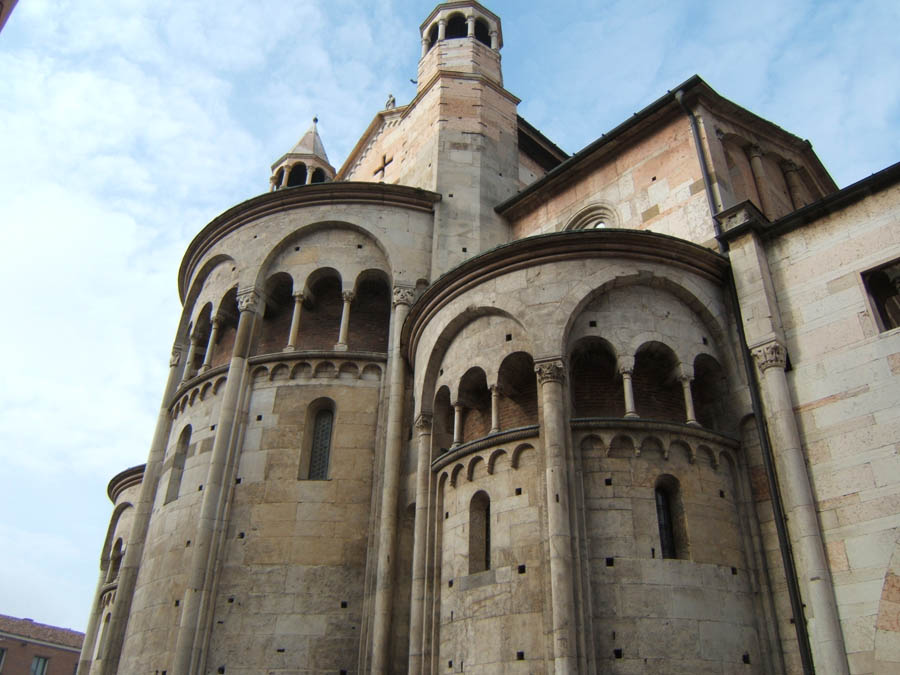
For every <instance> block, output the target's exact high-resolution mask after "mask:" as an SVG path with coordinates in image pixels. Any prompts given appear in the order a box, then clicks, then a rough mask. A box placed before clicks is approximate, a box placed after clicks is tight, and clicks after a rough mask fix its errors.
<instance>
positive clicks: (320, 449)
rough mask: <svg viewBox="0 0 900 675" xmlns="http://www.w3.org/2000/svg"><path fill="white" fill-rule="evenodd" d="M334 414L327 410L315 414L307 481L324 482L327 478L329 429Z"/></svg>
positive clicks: (329, 450)
mask: <svg viewBox="0 0 900 675" xmlns="http://www.w3.org/2000/svg"><path fill="white" fill-rule="evenodd" d="M333 422H334V413H333V412H332V411H331V410H329V409H327V408H326V409H324V410H320V411H319V412H317V413H316V421H315V424H314V425H313V440H312V450H311V452H310V456H309V480H325V479H326V478H327V477H328V458H329V455H330V454H331V427H332V424H333Z"/></svg>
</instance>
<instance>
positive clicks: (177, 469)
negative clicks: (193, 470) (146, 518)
mask: <svg viewBox="0 0 900 675" xmlns="http://www.w3.org/2000/svg"><path fill="white" fill-rule="evenodd" d="M191 433H192V429H191V425H190V424H188V425H187V426H186V427H185V428H184V429H182V430H181V434H179V436H178V441H177V442H176V443H175V452H174V453H173V454H172V468H171V469H169V482H168V483H167V484H166V496H165V498H164V500H163V504H168V503H170V502H173V501H175V500H176V499H178V493H179V491H180V490H181V477H182V476H183V475H184V462H185V460H186V459H187V452H188V448H189V447H190V445H191Z"/></svg>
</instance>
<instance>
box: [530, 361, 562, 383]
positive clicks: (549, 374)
mask: <svg viewBox="0 0 900 675" xmlns="http://www.w3.org/2000/svg"><path fill="white" fill-rule="evenodd" d="M534 372H535V373H537V378H538V382H540V383H541V384H544V383H545V382H562V381H563V380H565V379H566V368H565V366H564V365H563V362H562V361H544V362H542V363H536V364H534Z"/></svg>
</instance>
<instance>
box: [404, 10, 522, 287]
mask: <svg viewBox="0 0 900 675" xmlns="http://www.w3.org/2000/svg"><path fill="white" fill-rule="evenodd" d="M420 36H421V39H422V57H421V59H420V60H419V68H418V76H419V77H418V93H417V94H416V99H415V104H416V106H417V107H420V108H421V112H422V114H421V115H420V116H418V117H419V119H418V121H417V124H418V125H422V126H425V125H427V127H428V128H427V129H424V128H423V129H422V130H421V137H422V140H423V141H425V138H426V137H429V136H430V138H429V139H428V141H426V143H427V145H428V147H429V149H430V150H431V152H430V153H428V154H429V155H430V161H431V162H433V165H434V167H433V170H432V171H430V172H429V173H430V177H431V179H432V181H433V182H431V184H430V185H423V186H422V187H426V188H427V189H430V190H434V191H435V192H439V193H440V194H441V195H442V199H441V202H440V203H439V204H437V205H436V210H435V229H434V239H433V249H432V277H433V278H437V277H438V276H439V275H441V274H443V273H444V272H446V271H447V270H449V269H451V268H453V267H455V266H456V265H458V264H459V263H461V262H462V261H463V260H465V259H466V258H470V257H472V256H473V255H477V254H479V253H481V252H483V251H486V250H488V249H490V248H493V247H495V246H498V245H500V244H504V243H506V242H507V241H509V230H508V226H507V225H506V223H505V222H504V221H503V220H502V219H501V218H500V217H499V216H498V215H497V213H496V212H495V211H494V207H495V206H496V205H497V204H499V203H500V202H502V201H503V200H505V199H507V198H508V197H511V196H512V195H513V194H515V192H516V191H517V189H518V184H517V178H518V171H519V155H518V121H517V120H518V118H517V114H516V106H517V105H518V103H519V99H517V98H516V97H515V96H513V95H512V94H510V93H509V92H508V91H506V90H505V89H504V88H503V74H502V71H501V68H500V48H501V47H502V46H503V34H502V30H501V25H500V18H499V17H497V16H496V15H495V14H493V13H492V12H491V11H489V10H488V9H486V8H485V7H483V6H482V5H481V4H479V3H478V2H474V1H472V0H469V1H468V2H447V3H443V4H440V5H438V6H437V7H436V8H435V9H434V10H433V11H432V12H431V13H430V14H429V15H428V18H427V19H426V20H425V21H424V22H423V24H422V26H421V28H420ZM410 117H413V116H412V115H411V116H410Z"/></svg>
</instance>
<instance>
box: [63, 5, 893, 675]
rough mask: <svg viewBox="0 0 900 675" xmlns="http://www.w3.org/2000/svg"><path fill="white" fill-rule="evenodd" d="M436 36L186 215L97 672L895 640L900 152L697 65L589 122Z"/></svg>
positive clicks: (584, 666) (877, 649)
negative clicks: (538, 120) (826, 158)
mask: <svg viewBox="0 0 900 675" xmlns="http://www.w3.org/2000/svg"><path fill="white" fill-rule="evenodd" d="M420 37H421V41H422V59H421V61H420V64H419V77H418V91H417V94H416V96H415V98H414V99H413V100H412V101H411V102H409V103H407V104H405V105H400V106H397V105H396V104H395V102H394V101H392V100H389V101H388V104H387V105H386V108H385V109H384V110H382V111H380V112H378V113H377V114H376V115H375V117H374V119H373V121H372V123H371V124H370V125H369V128H368V129H367V130H366V131H365V133H364V134H363V136H362V137H361V139H360V140H359V142H358V143H357V145H356V147H355V148H354V149H353V151H352V152H351V154H350V156H349V157H348V158H347V160H346V161H345V162H344V165H343V166H342V167H341V168H340V169H338V170H337V171H335V170H334V169H333V168H332V167H331V165H330V164H329V162H328V158H327V156H326V154H325V150H324V145H323V144H322V141H321V139H320V138H319V136H318V132H317V130H316V128H315V123H313V126H312V127H311V128H310V129H309V130H308V131H307V133H306V134H305V135H304V136H303V138H302V139H301V140H300V142H299V143H298V144H297V146H296V147H295V148H293V149H292V150H291V151H290V152H288V153H286V154H285V155H284V156H283V157H281V158H280V159H279V160H278V161H276V162H275V163H274V164H273V166H272V177H271V179H270V184H269V192H268V193H265V194H262V195H260V196H258V197H255V198H253V199H251V200H248V201H247V202H244V203H243V204H239V205H237V206H235V207H233V208H231V209H229V210H228V211H226V212H225V213H223V214H222V215H221V216H219V217H218V218H216V219H215V220H214V221H212V222H211V223H210V224H209V225H207V226H206V227H205V228H204V229H203V230H202V231H201V232H200V233H199V234H198V235H197V237H196V238H195V239H194V241H193V242H192V243H191V244H190V246H189V248H188V251H187V252H186V254H185V257H184V260H183V262H182V266H181V270H180V274H179V290H180V293H181V298H182V301H183V303H184V313H183V316H182V319H181V321H180V322H179V325H178V327H177V329H176V334H175V341H174V346H173V356H172V360H171V362H170V376H169V380H168V383H167V386H166V391H165V392H164V395H163V400H162V404H161V408H160V413H159V421H158V424H157V429H156V433H155V435H154V438H153V440H152V443H151V447H150V454H149V458H148V461H147V464H146V465H145V466H144V467H139V468H136V469H133V470H129V471H126V472H124V473H123V474H120V475H119V476H117V477H116V478H115V479H114V480H113V482H112V483H111V486H110V497H111V498H112V500H113V503H114V504H115V509H114V511H113V518H112V522H111V525H110V529H109V535H108V537H107V539H106V542H105V544H104V546H103V549H102V554H101V571H102V573H101V579H100V582H99V586H98V593H97V598H96V600H95V604H94V606H93V608H92V613H91V622H90V625H89V628H88V634H87V637H86V640H85V649H84V652H83V654H82V659H81V663H80V666H79V672H80V673H107V674H109V673H117V672H119V673H148V672H149V673H157V674H159V673H172V674H178V675H182V674H187V673H225V672H228V673H239V674H247V675H249V674H251V673H254V674H255V673H343V672H346V673H356V672H360V673H362V672H365V673H407V672H408V673H426V672H428V673H438V672H470V673H498V672H508V673H576V672H577V673H646V672H660V673H662V672H665V673H692V674H693V673H717V674H729V675H730V674H732V673H760V674H762V673H766V674H768V673H791V674H793V673H806V672H812V668H813V667H815V669H816V672H819V673H829V674H831V673H836V674H840V673H848V674H849V673H853V674H854V675H856V674H859V675H863V674H866V673H871V674H873V675H874V674H883V673H889V672H895V671H896V669H897V667H898V666H900V549H898V538H897V533H898V531H900V529H898V528H900V502H898V499H900V497H898V495H900V460H898V445H897V437H898V434H897V430H898V416H897V414H896V412H895V411H896V410H897V408H898V405H897V404H898V400H897V399H900V386H898V384H897V382H898V380H897V377H898V376H900V328H897V327H896V326H894V325H893V324H891V321H893V319H891V318H890V317H888V318H887V319H886V318H885V317H886V316H888V315H886V314H885V313H884V308H883V307H882V305H883V304H884V303H885V302H886V301H890V302H893V301H894V299H893V296H891V297H889V298H888V299H887V300H885V295H884V290H883V288H884V284H883V282H882V277H886V278H888V279H892V278H894V277H891V275H894V276H897V275H896V274H895V268H894V267H893V266H891V264H892V263H893V262H894V261H896V260H898V259H900V239H898V234H897V233H898V232H900V227H898V225H900V223H898V219H900V188H898V184H900V169H898V167H896V166H895V167H891V168H889V169H886V170H885V171H884V172H881V173H880V174H876V175H875V176H872V177H870V178H869V179H866V180H865V181H862V182H861V183H859V184H856V185H854V186H850V187H849V188H846V189H844V190H840V191H839V190H838V189H837V186H836V185H834V183H833V181H832V180H831V179H830V177H829V176H828V174H827V173H826V172H825V170H824V169H823V167H822V166H821V164H820V162H819V161H818V159H817V158H816V157H815V155H814V154H813V153H812V151H811V149H810V146H809V144H808V143H806V142H805V141H802V140H801V139H798V138H797V137H795V136H793V135H791V134H789V133H787V132H785V131H784V130H782V129H780V128H778V127H776V126H774V125H773V124H771V123H769V122H766V121H765V120H762V119H760V118H758V117H756V116H754V115H753V114H752V113H750V112H748V111H746V110H744V109H742V108H740V107H738V106H736V105H735V104H733V103H731V102H730V101H727V100H726V99H724V98H722V97H721V96H719V95H718V94H717V93H716V92H715V91H713V90H712V89H711V88H710V87H709V86H708V85H706V84H705V83H704V82H703V81H702V80H700V79H699V78H698V77H693V78H691V79H690V80H688V81H687V82H684V83H682V84H681V85H679V86H677V87H676V88H675V89H674V90H673V93H670V94H666V95H665V96H663V97H662V98H660V99H659V100H658V101H656V102H654V103H652V104H651V105H649V106H648V107H647V108H645V109H644V110H643V111H641V112H640V113H638V114H637V115H636V116H634V117H633V118H631V119H629V120H627V121H626V122H624V123H623V124H622V125H620V126H619V127H617V128H616V129H614V130H612V131H611V132H609V133H607V134H605V135H604V136H602V137H601V138H599V139H598V140H597V141H595V142H594V143H592V144H591V145H589V146H588V147H586V148H585V149H584V150H582V151H580V152H578V153H576V154H575V155H573V156H571V157H568V156H567V155H565V153H563V152H562V151H561V150H559V148H557V147H556V146H555V145H554V144H553V143H552V142H551V141H549V140H548V139H546V138H545V137H544V136H543V135H542V134H541V133H540V132H539V131H537V130H536V129H534V128H533V127H532V126H531V125H530V124H528V122H526V121H525V120H523V119H522V118H520V117H518V115H517V113H516V106H517V104H518V99H516V97H515V96H514V95H512V94H511V93H509V92H507V91H506V90H505V89H504V87H503V78H502V72H501V68H500V54H499V50H500V49H501V48H502V45H503V34H502V29H501V24H500V19H499V18H498V17H497V16H496V15H494V14H493V13H491V12H490V11H489V10H487V9H486V8H485V7H483V6H481V5H480V4H479V3H477V2H474V1H460V2H449V3H444V4H442V5H439V6H438V7H437V8H436V9H435V10H434V11H433V12H432V13H431V14H430V15H429V16H428V17H427V18H426V20H425V22H424V23H423V24H422V26H421V27H420ZM876 275H880V276H878V277H877V279H876ZM876 282H877V283H881V284H882V285H881V286H878V285H877V283H876ZM879 289H880V290H879Z"/></svg>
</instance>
